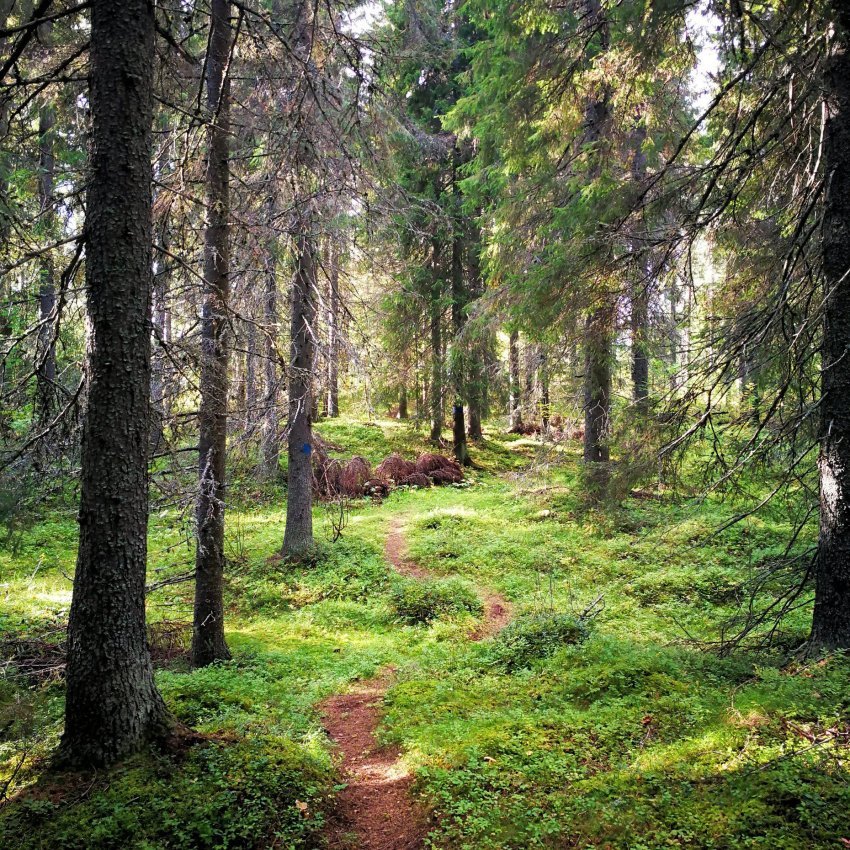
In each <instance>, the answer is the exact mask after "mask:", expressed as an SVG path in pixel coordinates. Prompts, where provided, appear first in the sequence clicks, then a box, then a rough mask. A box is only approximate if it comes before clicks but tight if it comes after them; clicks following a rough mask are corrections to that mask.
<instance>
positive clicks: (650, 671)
mask: <svg viewBox="0 0 850 850" xmlns="http://www.w3.org/2000/svg"><path fill="white" fill-rule="evenodd" d="M319 430H320V432H321V433H322V436H323V437H324V438H325V439H326V440H328V441H329V442H332V443H335V444H337V445H338V446H340V449H341V450H340V451H339V452H337V453H338V454H339V455H341V456H350V455H353V454H362V455H364V456H366V457H367V458H368V459H369V460H370V461H371V462H372V463H376V462H377V461H379V460H381V459H382V458H383V457H385V456H386V455H387V454H389V453H390V452H391V451H401V452H402V453H403V454H405V455H406V456H413V455H415V454H416V453H418V451H420V450H424V449H426V448H427V443H426V442H425V440H424V439H423V435H422V434H421V433H419V432H416V431H415V429H413V428H412V427H411V426H410V425H407V424H403V423H397V422H384V421H382V422H379V423H377V427H376V426H375V425H362V424H358V423H354V422H352V421H350V420H345V419H340V420H328V421H326V422H323V423H321V424H320V426H319ZM538 448H539V446H538V444H537V443H535V441H534V440H532V439H529V438H516V437H500V436H498V435H496V434H488V439H487V440H485V441H484V443H483V444H480V445H476V446H473V448H472V451H473V459H474V460H475V463H476V467H477V468H476V469H474V470H472V471H471V473H470V475H469V480H470V486H469V487H467V488H465V489H463V490H459V489H455V488H433V489H429V490H421V491H415V492H401V491H398V492H395V493H392V494H391V495H390V496H389V497H388V498H387V499H386V500H385V501H384V502H383V504H380V505H375V504H372V503H371V502H369V501H366V500H363V501H358V502H356V503H355V504H354V505H353V506H352V509H351V513H350V516H349V522H348V525H347V527H346V529H345V531H344V534H343V537H342V539H341V540H338V541H337V542H335V543H333V544H332V543H330V535H329V521H328V518H327V516H326V514H325V512H324V510H323V509H322V508H321V507H317V509H316V512H315V515H314V520H315V526H316V529H317V537H318V539H319V542H320V544H321V545H320V555H319V556H318V557H317V559H316V560H315V562H313V563H311V564H303V565H289V564H283V563H281V562H280V561H279V560H278V559H277V558H276V557H275V556H276V554H277V552H278V551H279V548H280V543H281V539H282V531H283V521H284V516H285V504H284V502H283V498H282V493H281V491H280V490H279V489H276V488H274V487H270V488H267V489H262V490H259V489H256V488H257V485H256V484H255V483H254V482H253V481H251V480H250V478H249V477H248V476H247V475H246V476H245V478H244V480H242V481H241V483H239V487H237V488H235V489H236V492H235V493H234V496H235V499H234V503H233V504H232V505H231V507H230V511H229V514H228V547H227V553H228V569H227V588H226V603H227V629H228V633H227V636H228V641H229V644H230V646H231V649H232V651H233V655H234V660H233V661H232V662H228V663H227V664H220V665H214V666H212V667H210V668H207V669H205V670H199V671H194V672H191V671H188V670H187V667H186V665H185V662H181V661H180V659H179V658H178V659H177V660H176V661H173V662H171V661H169V662H167V663H165V664H164V666H163V667H162V669H159V670H158V671H157V680H158V683H159V686H160V688H161V690H162V692H163V695H164V697H165V699H166V702H167V703H168V705H169V706H170V707H171V708H172V710H173V711H174V712H175V713H176V714H177V716H178V717H180V718H181V719H182V720H183V721H184V722H187V723H190V724H191V725H193V726H194V727H195V728H197V729H198V730H199V731H201V732H202V733H204V734H207V735H210V736H213V739H214V741H217V743H210V744H208V745H205V746H201V747H198V748H192V749H190V750H189V751H188V753H187V754H186V755H185V756H184V757H183V758H182V759H176V760H172V759H168V758H162V757H156V756H153V755H148V754H146V755H144V756H140V757H139V758H137V759H134V760H132V761H131V762H129V763H127V764H126V765H124V766H122V767H121V768H119V769H117V770H116V771H113V772H111V773H109V774H106V775H102V776H99V777H98V778H97V781H96V782H94V783H93V784H91V786H90V787H89V785H88V784H86V785H84V786H82V788H80V789H79V790H77V789H76V786H75V788H74V789H72V790H73V793H68V792H67V791H66V792H64V793H62V794H58V795H56V794H51V793H48V792H47V791H46V790H44V789H46V788H47V786H46V785H45V784H44V783H46V782H47V781H48V777H47V776H46V774H44V772H43V771H44V765H45V764H46V761H45V760H46V757H47V756H48V755H49V753H50V751H51V749H52V748H53V747H54V746H55V743H56V741H57V740H58V735H59V733H60V730H61V717H62V686H61V682H58V681H55V680H54V681H46V682H42V681H34V680H22V679H20V678H18V677H12V676H8V675H7V676H6V677H5V678H0V701H2V702H3V706H2V711H0V783H2V782H4V781H5V780H6V779H7V778H8V777H9V776H10V775H11V774H12V773H13V771H15V770H16V769H18V765H20V768H19V769H18V773H17V775H16V779H15V783H14V785H15V786H17V787H18V788H24V789H26V788H27V787H29V788H30V789H33V788H34V789H36V791H35V793H30V796H29V797H28V798H27V796H26V794H25V795H24V796H23V797H22V798H21V799H20V800H19V801H17V802H15V803H14V804H12V805H8V806H6V807H5V808H4V809H2V811H0V846H3V847H5V846H10V847H19V846H20V847H24V848H42V847H43V848H47V847H51V848H53V847H58V848H63V847H69V848H76V847H96V848H100V847H104V848H106V847H110V848H111V847H116V848H117V847H139V848H146V850H148V849H149V848H160V847H162V848H171V847H186V848H188V847H254V846H280V847H296V848H297V847H318V846H320V844H319V843H318V841H319V840H318V839H317V838H315V831H316V830H317V829H319V827H320V825H321V819H322V812H323V810H324V808H325V801H326V797H325V794H326V792H327V789H328V787H329V785H331V784H332V783H333V782H334V780H335V777H334V774H333V771H332V768H331V761H330V755H329V754H330V752H331V748H330V744H329V742H328V741H327V738H326V736H325V734H324V732H323V731H322V729H321V718H320V717H319V716H318V715H317V712H316V710H315V706H316V704H317V703H319V702H320V701H321V700H322V699H323V698H324V697H326V696H327V695H329V694H331V693H334V692H338V691H341V690H343V689H345V688H346V687H347V686H348V685H349V684H350V683H351V682H353V681H356V680H358V679H364V678H368V677H370V676H372V675H374V674H375V673H376V672H377V671H379V670H380V669H382V668H384V667H387V666H392V667H393V668H395V670H396V681H395V684H394V686H393V687H392V689H391V690H390V691H389V693H388V694H387V697H386V703H385V709H386V710H385V714H384V716H383V722H382V725H381V727H380V729H379V735H380V737H381V739H382V740H384V741H387V742H394V743H397V744H399V745H400V746H401V748H402V750H403V752H404V757H405V759H406V761H407V762H408V763H409V764H410V765H411V767H412V768H413V769H414V770H415V772H416V776H417V791H418V792H419V793H421V794H422V795H423V796H424V798H425V799H426V800H427V801H428V802H429V804H430V805H431V806H432V807H433V809H434V818H433V823H434V825H435V826H434V830H433V832H432V834H431V836H430V842H431V845H432V846H433V847H434V848H439V850H466V849H467V848H468V850H479V848H480V850H496V848H499V850H502V848H517V850H519V848H553V849H554V848H560V847H580V848H600V850H602V848H623V850H626V848H630V850H631V848H647V850H648V849H649V848H651V850H657V848H665V847H687V848H697V850H701V849H702V848H705V850H719V848H724V849H725V848H730V850H731V848H736V849H737V848H765V850H767V848H795V850H796V848H800V847H806V848H813V849H814V850H819V849H820V848H824V850H826V848H832V847H836V846H839V842H840V839H841V838H845V837H850V815H848V812H850V792H848V788H850V782H848V780H850V776H848V768H847V759H846V743H845V742H846V728H847V724H848V713H849V712H850V684H848V683H850V662H849V661H848V660H847V659H846V658H844V657H842V656H840V655H836V656H833V657H830V658H828V659H826V660H824V661H821V662H812V663H807V664H792V665H788V664H787V663H786V662H787V657H784V656H782V655H780V654H775V655H770V654H754V653H752V654H748V653H746V652H744V651H743V650H741V651H738V652H736V653H733V654H732V655H731V656H729V657H718V656H717V655H716V654H714V653H711V652H705V651H703V650H702V649H701V648H700V647H699V646H697V645H696V643H695V642H696V641H699V640H715V639H716V638H717V636H718V634H719V630H720V627H721V625H722V624H723V623H725V622H726V621H727V619H728V618H729V617H730V616H731V615H733V614H735V613H736V611H737V603H738V599H739V598H741V590H740V583H741V582H742V581H744V580H746V579H748V578H750V577H751V576H752V575H754V573H755V571H756V570H757V569H758V568H759V567H760V565H761V564H763V563H765V562H766V561H767V560H769V559H770V558H774V557H776V556H777V555H778V554H779V553H781V551H782V547H783V546H784V543H785V541H786V540H787V538H788V532H789V528H790V524H789V522H790V521H789V518H788V517H789V516H791V515H793V510H792V509H791V507H789V508H788V510H787V511H784V510H780V509H779V508H776V509H773V508H772V509H771V510H770V511H768V512H766V513H765V514H764V515H763V516H760V517H759V518H753V519H750V520H748V521H746V522H745V523H742V524H740V525H737V526H734V527H732V528H729V529H727V530H726V531H724V532H722V533H717V532H716V530H717V529H718V528H719V527H720V526H721V525H722V524H723V522H724V521H725V520H726V519H728V518H729V517H730V516H731V515H732V514H733V513H734V512H735V505H734V504H732V503H730V504H723V503H721V502H719V501H717V500H716V499H714V498H709V499H704V500H700V501H696V500H693V501H691V500H688V499H686V498H685V497H684V496H676V494H672V495H670V496H669V497H667V498H665V499H664V500H640V501H638V500H627V501H626V502H625V503H624V504H623V505H621V506H619V507H605V508H604V509H603V508H594V509H588V508H587V507H586V506H584V505H583V504H582V500H581V498H580V488H579V474H578V466H577V463H576V456H575V453H574V452H565V453H563V457H562V460H563V463H560V464H556V465H552V464H549V465H548V466H539V467H537V468H536V469H534V470H530V469H527V468H526V465H527V464H528V461H529V460H530V459H532V458H533V457H534V456H535V454H536V452H537V451H538ZM505 472H507V473H508V474H506V475H502V473H505ZM240 488H241V489H240ZM252 488H254V489H252ZM792 507H793V506H792ZM786 513H787V516H786ZM391 518H393V519H394V520H395V521H400V522H401V524H402V525H403V528H404V534H405V537H406V540H407V543H408V548H409V553H410V557H411V558H413V559H415V560H416V561H418V562H419V563H421V565H422V566H423V567H426V568H427V569H429V570H430V571H431V572H433V573H434V575H435V576H437V577H438V578H437V580H435V581H433V582H426V583H425V584H424V585H421V584H418V583H415V582H412V581H411V580H409V579H405V580H401V579H398V578H396V577H394V574H393V573H392V571H391V569H390V568H389V566H388V565H387V563H386V561H385V559H384V554H383V552H384V543H385V539H386V534H387V531H388V526H389V522H390V519H391ZM814 533H815V532H814V530H813V529H807V530H806V531H805V532H804V535H803V538H802V541H801V542H802V545H806V544H808V543H811V542H812V540H813V539H814ZM75 541H76V524H75V522H74V519H73V514H72V512H68V511H67V510H66V509H65V508H62V509H61V510H60V509H59V508H56V509H55V510H54V509H52V508H51V509H48V508H45V509H44V516H43V517H42V518H41V519H40V520H38V521H34V522H32V523H30V524H28V525H27V526H26V527H23V526H22V527H21V528H20V529H19V530H18V531H17V532H16V534H15V537H14V541H13V543H14V545H12V541H10V543H9V545H5V546H3V547H0V570H2V574H3V584H4V586H3V588H2V593H3V603H4V604H3V609H4V612H3V617H2V619H0V632H2V633H3V634H4V635H6V636H9V635H16V636H19V637H21V636H30V637H33V636H35V637H40V636H43V635H45V634H47V633H49V629H50V628H53V627H61V625H62V624H63V623H64V619H65V617H66V616H67V606H68V602H69V600H70V582H69V580H68V578H67V576H69V575H70V574H71V571H72V570H73V565H74V556H75ZM193 556H194V549H193V543H192V540H191V536H190V535H187V529H186V527H185V525H184V523H183V520H182V517H181V516H180V515H178V514H177V513H172V512H165V513H163V514H162V515H157V516H154V517H152V523H151V533H150V575H149V580H150V581H152V582H154V581H160V580H162V579H164V578H169V577H179V576H180V575H182V574H184V573H186V572H188V571H189V570H190V569H191V566H192V563H193ZM447 588H448V590H447ZM484 588H490V589H493V590H495V591H498V592H500V593H501V594H503V595H504V596H506V597H507V598H508V599H509V600H510V601H511V603H512V605H513V607H514V610H515V612H516V616H517V621H516V624H515V625H513V626H511V627H509V628H508V629H507V630H505V632H503V633H502V635H500V636H499V637H497V638H493V639H489V640H485V641H481V642H478V643H471V642H469V641H468V639H467V637H468V633H469V620H468V616H469V614H470V613H473V614H475V615H478V614H479V613H480V602H478V599H479V598H480V590H481V589H484ZM771 589H772V588H771V585H770V584H769V583H768V584H767V585H765V591H764V593H765V594H769V592H770V591H771ZM191 590H192V586H191V583H188V582H186V583H178V584H172V585H167V586H164V587H162V588H160V589H159V590H157V591H155V592H154V593H152V594H151V595H150V597H149V603H148V605H149V617H150V619H152V620H154V621H157V620H163V621H175V622H177V623H178V624H179V623H184V624H185V623H187V622H188V621H189V620H190V618H191V601H192V600H191ZM600 596H601V598H602V600H603V603H604V610H603V611H602V612H601V614H599V616H597V617H596V618H595V619H594V620H593V630H592V632H591V633H590V634H589V635H586V634H585V633H584V632H583V631H582V630H581V629H579V628H578V621H577V619H576V618H577V617H578V616H579V615H580V614H581V612H582V611H583V610H584V609H585V608H586V607H587V606H588V605H589V604H590V603H591V602H592V601H593V600H595V599H597V597H600ZM768 598H769V596H768V595H763V596H762V597H761V601H766V600H767V599H768ZM464 600H465V601H464ZM399 604H401V606H402V607H401V608H400V607H399ZM407 606H410V611H413V612H419V611H423V612H424V615H420V614H419V613H416V615H415V616H412V617H410V618H408V614H406V613H405V614H404V616H399V614H400V613H404V612H403V611H402V608H405V609H406V607H407ZM446 606H448V607H446ZM546 611H557V612H561V613H560V614H559V615H556V616H554V617H553V616H551V615H546V614H545V613H544V614H541V612H546ZM809 617H810V611H809V610H807V608H806V607H805V606H804V607H801V608H800V609H799V610H797V611H795V612H793V613H792V614H791V615H790V616H789V617H788V618H787V620H786V623H785V625H784V629H785V634H786V637H787V639H788V641H789V645H791V643H792V641H793V640H797V639H799V640H802V639H803V637H804V636H805V632H806V628H807V624H808V619H809ZM410 620H412V621H415V622H419V623H421V621H423V620H425V621H429V622H426V623H424V624H419V625H413V624H411V622H410ZM842 736H844V737H842ZM225 741H230V742H231V743H225ZM813 742H814V744H815V745H814V746H813ZM21 753H25V758H24V760H23V762H21V759H20V756H21ZM38 789H42V790H41V791H39V790H38ZM83 791H85V793H82V792H83ZM295 800H298V801H300V802H302V803H307V805H308V809H307V812H308V814H307V815H306V816H305V815H304V814H302V813H301V810H300V809H299V808H298V807H297V806H295V804H294V801H295ZM22 836H23V838H22ZM22 842H23V843H22ZM27 842H28V843H27Z"/></svg>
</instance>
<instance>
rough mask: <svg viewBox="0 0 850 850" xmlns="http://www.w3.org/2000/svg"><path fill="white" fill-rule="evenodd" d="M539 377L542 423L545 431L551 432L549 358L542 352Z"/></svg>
mask: <svg viewBox="0 0 850 850" xmlns="http://www.w3.org/2000/svg"><path fill="white" fill-rule="evenodd" d="M538 362H539V366H538V368H539V375H540V421H541V422H542V423H543V430H544V431H548V430H549V357H548V355H547V354H546V352H545V351H543V350H541V351H540V358H539V360H538Z"/></svg>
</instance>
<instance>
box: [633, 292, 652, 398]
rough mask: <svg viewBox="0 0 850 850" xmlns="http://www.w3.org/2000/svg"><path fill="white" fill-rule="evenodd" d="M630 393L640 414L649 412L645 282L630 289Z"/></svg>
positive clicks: (647, 316) (646, 295)
mask: <svg viewBox="0 0 850 850" xmlns="http://www.w3.org/2000/svg"><path fill="white" fill-rule="evenodd" d="M631 301H632V315H631V326H632V327H631V331H632V393H633V398H634V403H635V408H636V409H637V410H638V412H639V413H641V414H646V413H647V412H648V410H649V348H648V345H647V338H648V335H649V334H648V324H649V304H648V301H649V293H648V290H647V287H646V281H642V280H641V281H638V280H635V281H634V285H633V288H632V298H631Z"/></svg>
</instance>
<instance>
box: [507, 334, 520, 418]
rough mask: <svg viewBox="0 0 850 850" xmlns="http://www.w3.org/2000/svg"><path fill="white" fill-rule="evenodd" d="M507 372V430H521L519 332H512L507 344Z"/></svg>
mask: <svg viewBox="0 0 850 850" xmlns="http://www.w3.org/2000/svg"><path fill="white" fill-rule="evenodd" d="M508 372H509V375H510V383H511V386H510V411H509V418H510V422H509V430H510V431H513V432H514V433H516V432H519V431H521V430H522V394H521V392H520V382H519V331H516V330H512V331H511V335H510V340H509V343H508Z"/></svg>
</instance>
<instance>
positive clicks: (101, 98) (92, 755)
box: [60, 0, 173, 767]
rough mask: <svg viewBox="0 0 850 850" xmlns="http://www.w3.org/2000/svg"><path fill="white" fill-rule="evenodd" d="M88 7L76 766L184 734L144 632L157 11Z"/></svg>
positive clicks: (124, 3) (74, 633)
mask: <svg viewBox="0 0 850 850" xmlns="http://www.w3.org/2000/svg"><path fill="white" fill-rule="evenodd" d="M90 9H91V51H90V57H91V72H90V74H91V76H90V94H89V99H90V104H91V113H92V146H91V161H90V173H89V181H88V193H87V207H86V295H87V305H88V315H89V319H90V322H91V337H90V345H91V347H90V350H89V366H88V368H89V391H88V412H87V415H86V417H85V423H84V426H83V441H82V460H81V476H80V514H79V522H80V540H79V550H78V554H77V570H76V575H75V578H74V593H73V599H72V602H71V613H70V619H69V623H68V663H67V670H66V684H67V690H66V699H65V731H64V734H63V736H62V744H61V749H60V760H62V761H64V762H65V763H68V764H71V765H73V766H78V767H88V766H99V765H107V764H110V763H113V762H115V761H117V760H119V759H121V758H123V757H125V756H128V755H130V754H131V753H133V752H134V751H136V750H139V749H140V748H141V747H142V746H143V745H144V744H145V743H146V742H147V741H150V740H152V739H155V738H158V737H162V736H164V735H165V734H167V732H168V731H169V729H170V728H172V726H173V721H172V720H171V718H170V716H169V714H168V712H167V710H166V708H165V705H164V703H163V701H162V698H161V697H160V695H159V693H158V691H157V689H156V686H155V685H154V679H153V667H152V665H151V659H150V654H149V652H148V647H147V636H146V629H145V570H146V562H147V528H148V433H149V421H150V418H149V410H150V404H149V401H150V378H151V359H150V358H151V343H150V325H149V316H150V308H151V289H152V271H151V269H152V263H151V261H152V249H151V246H152V232H151V179H152V174H151V153H152V132H151V125H152V119H153V68H154V63H153V62H152V61H151V57H152V56H153V55H154V7H153V5H152V4H151V3H149V2H148V0H93V2H92V3H91V6H90Z"/></svg>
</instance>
